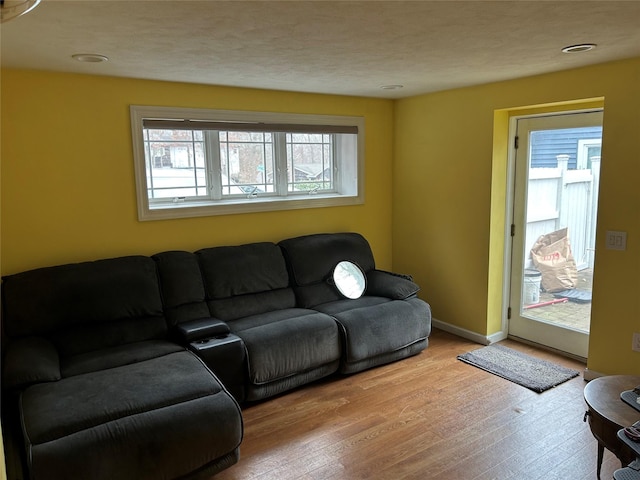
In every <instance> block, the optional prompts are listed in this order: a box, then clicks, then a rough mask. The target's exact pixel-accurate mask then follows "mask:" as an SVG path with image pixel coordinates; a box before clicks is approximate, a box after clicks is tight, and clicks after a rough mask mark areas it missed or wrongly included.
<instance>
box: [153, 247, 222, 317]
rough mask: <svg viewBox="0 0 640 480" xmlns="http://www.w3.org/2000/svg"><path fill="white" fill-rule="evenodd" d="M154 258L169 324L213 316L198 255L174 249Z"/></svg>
mask: <svg viewBox="0 0 640 480" xmlns="http://www.w3.org/2000/svg"><path fill="white" fill-rule="evenodd" d="M152 258H153V259H154V260H155V262H156V265H157V266H158V276H159V277H160V288H161V289H162V299H163V303H164V314H165V317H166V318H167V322H169V325H171V326H175V325H178V324H179V323H182V322H186V321H189V320H196V319H200V318H206V317H209V316H210V314H209V307H208V305H207V301H206V294H205V291H204V283H203V281H202V273H200V265H199V263H198V257H197V255H196V254H195V253H191V252H183V251H170V252H162V253H158V254H156V255H153V257H152Z"/></svg>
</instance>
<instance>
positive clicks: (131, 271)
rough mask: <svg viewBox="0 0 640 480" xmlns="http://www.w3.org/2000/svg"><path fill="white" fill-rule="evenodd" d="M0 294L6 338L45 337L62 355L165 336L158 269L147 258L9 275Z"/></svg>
mask: <svg viewBox="0 0 640 480" xmlns="http://www.w3.org/2000/svg"><path fill="white" fill-rule="evenodd" d="M2 293H3V302H2V306H3V315H4V316H3V324H4V329H5V332H6V334H7V335H8V336H9V337H23V336H44V337H48V338H50V339H51V340H52V341H53V342H54V344H55V345H56V347H57V348H58V350H59V351H60V353H61V354H62V355H74V354H78V353H83V352H87V351H91V350H96V349H99V348H106V347H111V346H115V345H120V344H124V343H131V342H136V341H142V340H150V339H155V338H162V337H163V336H165V335H166V322H165V320H164V317H163V315H162V302H161V297H160V289H159V286H158V280H157V274H156V267H155V263H154V262H153V260H151V259H150V258H148V257H144V256H130V257H120V258H113V259H105V260H98V261H95V262H83V263H76V264H68V265H60V266H55V267H47V268H40V269H36V270H31V271H27V272H22V273H18V274H15V275H9V276H6V277H4V278H3V282H2Z"/></svg>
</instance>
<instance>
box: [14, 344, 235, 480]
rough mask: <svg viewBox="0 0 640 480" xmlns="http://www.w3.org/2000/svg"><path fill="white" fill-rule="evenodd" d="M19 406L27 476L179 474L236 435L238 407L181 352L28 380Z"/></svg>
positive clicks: (210, 457) (202, 463)
mask: <svg viewBox="0 0 640 480" xmlns="http://www.w3.org/2000/svg"><path fill="white" fill-rule="evenodd" d="M71 407H72V408H71ZM20 408H21V413H22V418H23V419H24V424H23V428H24V433H25V439H26V442H27V446H28V450H29V451H28V458H29V459H30V470H31V474H32V477H33V478H48V479H58V478H60V479H61V478H83V477H84V478H88V477H91V478H92V479H107V478H119V479H136V480H138V479H156V478H179V477H182V476H184V475H186V474H189V473H192V472H194V471H197V470H199V469H201V468H203V467H206V466H207V465H209V464H210V463H211V462H212V461H214V460H215V459H217V458H219V457H223V456H226V455H227V454H228V453H229V452H232V451H234V450H235V449H237V447H238V445H239V444H240V441H241V439H242V419H241V415H240V411H239V408H238V406H237V404H236V403H235V401H234V400H233V399H232V398H231V396H230V395H229V394H228V393H227V392H226V391H225V390H224V389H223V388H222V386H221V385H220V383H219V382H218V381H217V379H216V378H215V377H214V376H213V374H212V373H211V372H210V371H209V370H208V369H207V368H206V367H204V365H203V364H202V362H201V361H200V360H199V359H198V358H196V357H195V356H194V355H193V354H191V353H190V352H187V351H181V352H176V353H171V354H168V355H164V356H162V357H157V358H153V359H150V360H146V361H143V362H139V363H135V364H131V365H125V366H120V367H115V368H111V369H107V370H102V371H99V372H92V373H90V374H85V375H76V376H73V377H69V378H66V379H63V380H60V381H59V382H54V383H47V384H41V385H34V386H32V387H29V388H27V389H26V390H25V392H24V393H23V395H22V397H21V401H20Z"/></svg>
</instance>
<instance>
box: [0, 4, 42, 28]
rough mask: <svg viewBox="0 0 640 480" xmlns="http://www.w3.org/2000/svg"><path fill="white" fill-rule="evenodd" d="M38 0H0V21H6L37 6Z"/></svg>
mask: <svg viewBox="0 0 640 480" xmlns="http://www.w3.org/2000/svg"><path fill="white" fill-rule="evenodd" d="M39 3H40V0H0V23H4V22H8V21H9V20H11V19H12V18H16V17H19V16H20V15H24V14H25V13H27V12H29V11H31V10H33V9H34V8H36V7H37V6H38V4H39Z"/></svg>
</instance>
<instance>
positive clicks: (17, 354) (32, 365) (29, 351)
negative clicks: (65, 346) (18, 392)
mask: <svg viewBox="0 0 640 480" xmlns="http://www.w3.org/2000/svg"><path fill="white" fill-rule="evenodd" d="M60 378H61V375H60V357H59V356H58V351H57V350H56V347H55V346H54V345H53V343H51V342H50V341H49V340H47V339H46V338H42V337H24V338H19V339H17V340H13V341H12V342H11V343H10V344H9V345H8V346H7V351H6V354H5V356H4V361H3V369H2V386H3V388H5V389H23V388H25V387H28V386H29V385H32V384H34V383H42V382H55V381H57V380H60Z"/></svg>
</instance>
